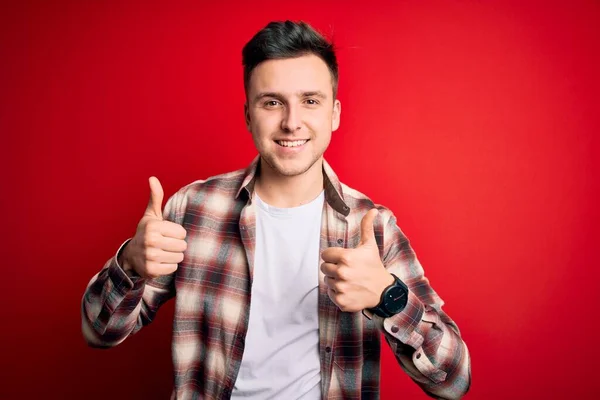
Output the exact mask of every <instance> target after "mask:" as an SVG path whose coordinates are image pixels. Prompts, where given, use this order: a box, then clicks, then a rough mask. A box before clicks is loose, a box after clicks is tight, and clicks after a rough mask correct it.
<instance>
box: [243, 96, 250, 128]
mask: <svg viewBox="0 0 600 400" xmlns="http://www.w3.org/2000/svg"><path fill="white" fill-rule="evenodd" d="M244 119H245V120H246V129H248V131H250V110H249V108H248V103H247V102H246V103H244Z"/></svg>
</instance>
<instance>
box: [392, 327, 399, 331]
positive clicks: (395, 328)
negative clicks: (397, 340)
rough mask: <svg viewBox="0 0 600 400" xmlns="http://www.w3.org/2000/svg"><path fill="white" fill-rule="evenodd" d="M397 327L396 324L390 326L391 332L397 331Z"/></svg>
mask: <svg viewBox="0 0 600 400" xmlns="http://www.w3.org/2000/svg"><path fill="white" fill-rule="evenodd" d="M398 330H399V329H398V327H397V326H396V325H394V326H392V333H397V332H398Z"/></svg>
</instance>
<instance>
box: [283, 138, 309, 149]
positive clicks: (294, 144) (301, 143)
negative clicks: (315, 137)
mask: <svg viewBox="0 0 600 400" xmlns="http://www.w3.org/2000/svg"><path fill="white" fill-rule="evenodd" d="M309 140H310V139H303V140H276V141H275V143H277V144H278V145H280V146H281V147H288V148H294V147H301V146H304V145H305V144H306V143H307V142H308V141H309Z"/></svg>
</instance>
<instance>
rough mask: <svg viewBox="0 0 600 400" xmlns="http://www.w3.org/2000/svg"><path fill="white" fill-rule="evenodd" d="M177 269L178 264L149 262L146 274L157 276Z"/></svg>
mask: <svg viewBox="0 0 600 400" xmlns="http://www.w3.org/2000/svg"><path fill="white" fill-rule="evenodd" d="M175 271H177V264H175V263H173V264H161V263H148V266H147V269H146V275H148V276H150V277H152V278H156V277H159V276H162V275H169V274H171V273H173V272H175Z"/></svg>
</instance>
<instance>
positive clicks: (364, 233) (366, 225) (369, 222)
mask: <svg viewBox="0 0 600 400" xmlns="http://www.w3.org/2000/svg"><path fill="white" fill-rule="evenodd" d="M377 214H379V210H377V209H376V208H372V209H370V210H369V212H367V213H366V214H365V216H364V217H363V219H362V221H360V245H365V244H370V243H376V241H375V229H373V223H374V222H375V217H376V216H377Z"/></svg>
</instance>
